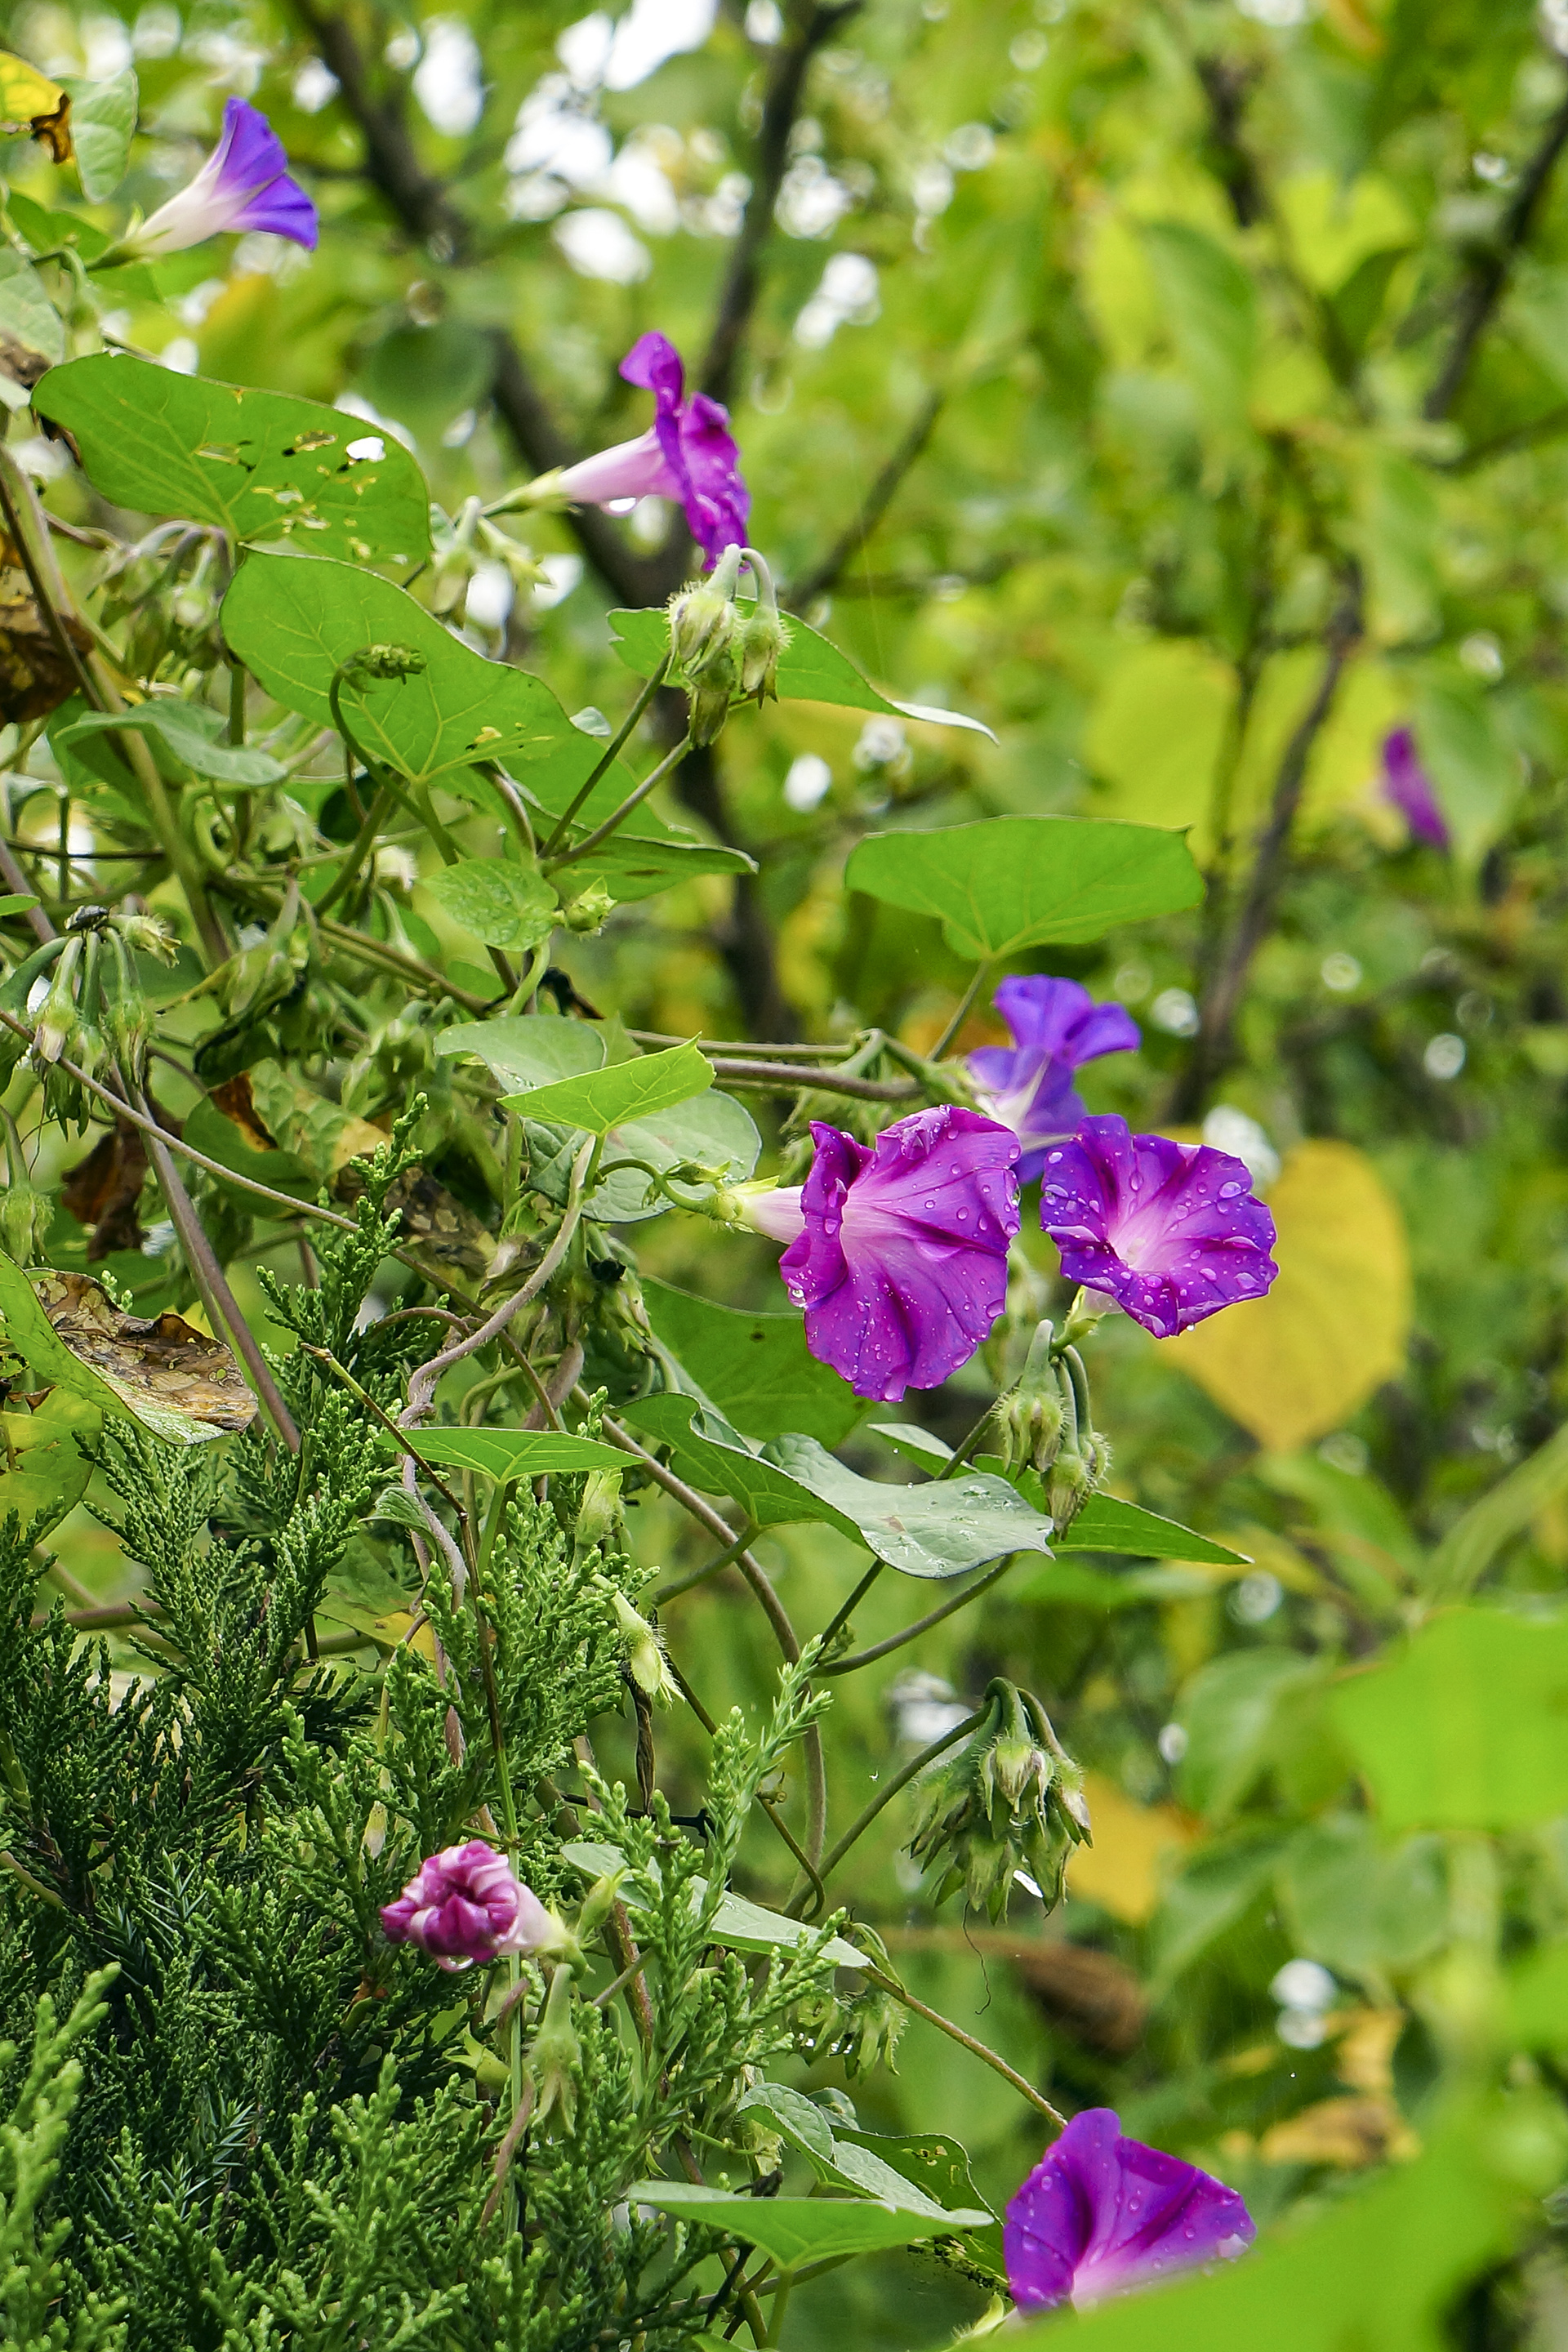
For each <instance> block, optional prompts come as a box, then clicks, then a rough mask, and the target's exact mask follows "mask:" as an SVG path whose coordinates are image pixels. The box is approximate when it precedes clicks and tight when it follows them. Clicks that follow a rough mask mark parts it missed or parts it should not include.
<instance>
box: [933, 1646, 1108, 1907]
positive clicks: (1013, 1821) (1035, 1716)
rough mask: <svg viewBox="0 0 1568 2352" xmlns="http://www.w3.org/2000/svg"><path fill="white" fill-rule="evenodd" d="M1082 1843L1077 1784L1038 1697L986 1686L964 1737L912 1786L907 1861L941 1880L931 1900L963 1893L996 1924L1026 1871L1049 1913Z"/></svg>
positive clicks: (1003, 1685)
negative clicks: (915, 1790)
mask: <svg viewBox="0 0 1568 2352" xmlns="http://www.w3.org/2000/svg"><path fill="white" fill-rule="evenodd" d="M1088 1839H1089V1809H1088V1807H1087V1805H1086V1804H1085V1803H1084V1801H1083V1775H1082V1773H1081V1772H1080V1770H1079V1767H1078V1766H1077V1765H1076V1764H1075V1763H1074V1762H1073V1760H1072V1759H1071V1758H1070V1757H1069V1756H1068V1755H1067V1754H1066V1752H1065V1751H1064V1749H1063V1748H1062V1746H1061V1743H1060V1742H1059V1740H1058V1738H1057V1736H1056V1733H1055V1732H1054V1731H1053V1730H1052V1728H1051V1726H1050V1721H1049V1718H1048V1717H1047V1714H1046V1711H1045V1709H1044V1707H1043V1706H1041V1705H1040V1703H1039V1701H1038V1699H1037V1698H1035V1697H1033V1696H1031V1694H1030V1693H1029V1692H1027V1691H1020V1690H1018V1689H1017V1688H1016V1686H1015V1685H1013V1684H1012V1683H1009V1682H1003V1681H1001V1680H997V1681H995V1682H993V1683H990V1684H988V1685H987V1686H986V1691H985V1701H984V1708H983V1711H982V1714H981V1719H980V1721H979V1722H978V1723H977V1724H976V1725H975V1727H974V1729H973V1731H972V1732H971V1734H970V1736H969V1738H967V1739H965V1740H964V1741H963V1745H962V1746H961V1747H960V1748H957V1749H956V1750H955V1752H954V1753H953V1754H952V1756H951V1757H949V1758H948V1759H946V1760H945V1761H944V1762H942V1763H941V1764H939V1765H938V1766H937V1767H936V1768H935V1769H934V1770H932V1771H931V1773H929V1774H928V1775H927V1777H926V1779H925V1780H923V1781H922V1782H921V1785H920V1792H919V1801H918V1810H917V1813H916V1820H915V1833H914V1835H913V1837H912V1838H911V1839H910V1853H912V1854H913V1855H914V1857H915V1859H916V1861H917V1862H920V1863H921V1864H923V1865H924V1867H925V1869H926V1871H927V1872H928V1873H940V1874H941V1875H940V1877H939V1880H938V1884H937V1886H936V1891H935V1897H934V1899H935V1900H936V1901H937V1902H938V1903H944V1902H945V1901H946V1900H947V1897H948V1896H949V1895H953V1894H956V1893H957V1891H958V1889H959V1888H960V1887H962V1888H963V1893H964V1898H965V1900H966V1901H967V1902H968V1903H970V1904H971V1905H973V1907H974V1908H975V1909H976V1910H978V1909H979V1908H980V1907H981V1906H982V1905H984V1906H985V1908H986V1909H987V1910H989V1912H990V1914H991V1916H992V1918H993V1919H996V1918H999V1917H1000V1916H1001V1914H1002V1912H1003V1909H1004V1908H1005V1905H1006V1901H1007V1892H1008V1889H1009V1887H1010V1886H1011V1885H1012V1883H1013V1877H1014V1874H1015V1873H1016V1872H1017V1871H1020V1870H1022V1871H1025V1872H1026V1873H1027V1874H1028V1876H1029V1877H1030V1878H1031V1879H1032V1880H1033V1881H1034V1884H1035V1885H1036V1886H1037V1889H1038V1891H1039V1895H1040V1898H1041V1900H1042V1902H1044V1904H1045V1905H1046V1906H1047V1909H1051V1908H1053V1907H1054V1906H1056V1905H1057V1904H1058V1903H1059V1902H1060V1900H1061V1895H1062V1881H1063V1877H1064V1874H1065V1873H1066V1870H1067V1864H1068V1855H1069V1854H1070V1853H1071V1852H1072V1850H1073V1848H1074V1846H1075V1845H1081V1844H1084V1843H1087V1842H1088Z"/></svg>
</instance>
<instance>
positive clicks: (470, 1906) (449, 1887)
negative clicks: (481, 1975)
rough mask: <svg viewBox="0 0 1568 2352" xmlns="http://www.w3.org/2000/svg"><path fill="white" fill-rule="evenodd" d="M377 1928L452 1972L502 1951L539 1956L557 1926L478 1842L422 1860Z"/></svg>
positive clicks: (498, 1856) (502, 1859)
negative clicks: (416, 1949) (380, 1927)
mask: <svg viewBox="0 0 1568 2352" xmlns="http://www.w3.org/2000/svg"><path fill="white" fill-rule="evenodd" d="M381 1924H382V1926H383V1927H384V1928H385V1930H386V1933H387V1936H388V1937H390V1939H391V1941H392V1942H393V1943H395V1944H417V1945H418V1947H419V1948H420V1950H421V1951H422V1952H427V1953H428V1954H429V1956H430V1958H432V1959H433V1960H434V1961H435V1962H436V1964H437V1967H438V1968H443V1969H449V1970H451V1971H452V1972H453V1973H454V1974H456V1973H457V1971H458V1969H471V1968H472V1967H473V1965H474V1963H475V1961H476V1960H493V1959H496V1958H499V1957H500V1956H501V1955H502V1954H504V1953H507V1952H538V1951H542V1950H544V1949H545V1948H546V1947H547V1946H549V1945H550V1944H552V1943H553V1942H555V1941H556V1940H557V1938H558V1937H559V1935H560V1932H561V1930H560V1926H559V1923H558V1922H557V1921H556V1920H554V1919H552V1917H551V1916H550V1913H549V1912H548V1911H547V1910H546V1909H545V1907H544V1906H543V1904H542V1902H541V1901H540V1900H539V1897H538V1895H535V1894H533V1893H532V1892H531V1890H530V1889H529V1888H528V1887H526V1886H524V1885H522V1883H521V1880H520V1879H518V1878H517V1877H516V1876H515V1875H514V1874H513V1871H512V1867H511V1864H510V1862H508V1860H507V1858H506V1856H505V1854H504V1853H497V1852H496V1850H495V1848H494V1847H493V1846H489V1845H487V1844H486V1843H485V1842H484V1840H483V1838H470V1839H469V1840H468V1843H467V1845H449V1846H447V1847H446V1848H444V1850H443V1851H442V1852H441V1853H433V1854H432V1855H431V1856H430V1858H429V1860H428V1861H427V1862H422V1863H421V1864H420V1865H419V1867H418V1869H417V1870H416V1872H415V1874H414V1875H413V1877H412V1878H411V1879H410V1880H409V1882H408V1884H407V1885H406V1886H405V1888H404V1890H403V1892H402V1894H401V1895H399V1896H398V1898H397V1900H396V1902H395V1903H388V1904H385V1905H384V1906H383V1908H382V1914H381Z"/></svg>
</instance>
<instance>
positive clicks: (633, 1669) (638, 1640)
mask: <svg viewBox="0 0 1568 2352" xmlns="http://www.w3.org/2000/svg"><path fill="white" fill-rule="evenodd" d="M610 1607H611V1609H612V1610H613V1612H614V1613H615V1620H616V1632H617V1633H619V1634H620V1637H621V1639H622V1641H623V1642H624V1643H626V1675H627V1678H628V1679H629V1680H630V1682H631V1683H632V1684H633V1685H635V1687H636V1688H637V1689H638V1690H639V1691H641V1693H642V1695H643V1696H644V1697H645V1698H651V1699H652V1700H653V1701H654V1703H655V1705H656V1706H674V1705H675V1702H676V1700H677V1699H678V1698H679V1696H680V1685H679V1683H678V1682H677V1681H676V1679H675V1676H674V1675H672V1674H671V1673H670V1671H669V1661H668V1658H667V1657H666V1656H665V1654H664V1643H662V1642H661V1641H660V1640H659V1637H658V1633H655V1631H654V1629H653V1627H652V1626H651V1625H650V1624H649V1623H648V1622H647V1618H646V1617H639V1616H638V1614H637V1611H636V1610H635V1609H634V1608H633V1607H632V1604H631V1602H630V1601H628V1600H627V1599H626V1595H625V1593H624V1592H612V1593H611V1595H610Z"/></svg>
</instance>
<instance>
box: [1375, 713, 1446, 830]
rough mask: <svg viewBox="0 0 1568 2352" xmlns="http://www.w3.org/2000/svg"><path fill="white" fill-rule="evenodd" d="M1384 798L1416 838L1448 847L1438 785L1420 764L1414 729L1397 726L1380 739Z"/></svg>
mask: <svg viewBox="0 0 1568 2352" xmlns="http://www.w3.org/2000/svg"><path fill="white" fill-rule="evenodd" d="M1383 797H1384V800H1385V801H1391V802H1392V803H1394V807H1395V808H1396V809H1398V810H1399V811H1400V812H1401V814H1403V816H1404V818H1405V823H1406V824H1407V825H1408V826H1409V827H1410V830H1411V832H1412V833H1413V834H1414V835H1415V838H1416V840H1417V841H1425V842H1426V843H1427V845H1429V846H1430V847H1431V848H1433V849H1448V848H1451V847H1452V845H1453V836H1452V835H1451V834H1450V833H1449V831H1448V821H1447V817H1445V815H1444V814H1443V812H1442V809H1441V807H1440V806H1439V805H1438V801H1437V788H1436V785H1435V784H1434V783H1433V782H1432V779H1431V777H1430V776H1429V775H1428V774H1427V773H1426V769H1425V768H1424V767H1423V766H1422V764H1421V755H1420V753H1419V752H1418V751H1416V749H1415V730H1414V729H1413V728H1410V727H1396V728H1394V730H1393V732H1392V734H1388V735H1385V736H1384V739H1383Z"/></svg>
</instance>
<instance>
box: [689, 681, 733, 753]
mask: <svg viewBox="0 0 1568 2352" xmlns="http://www.w3.org/2000/svg"><path fill="white" fill-rule="evenodd" d="M733 693H734V676H733V673H732V672H731V673H730V674H728V675H726V676H725V677H721V678H717V679H714V680H711V681H709V682H705V683H704V684H703V685H701V686H698V687H694V688H693V689H692V694H691V740H692V741H693V742H694V743H716V742H717V741H718V740H719V738H720V736H721V734H722V733H723V731H724V722H725V720H726V719H728V718H729V716H730V703H731V697H732V695H733Z"/></svg>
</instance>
